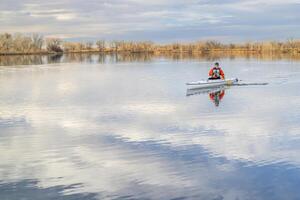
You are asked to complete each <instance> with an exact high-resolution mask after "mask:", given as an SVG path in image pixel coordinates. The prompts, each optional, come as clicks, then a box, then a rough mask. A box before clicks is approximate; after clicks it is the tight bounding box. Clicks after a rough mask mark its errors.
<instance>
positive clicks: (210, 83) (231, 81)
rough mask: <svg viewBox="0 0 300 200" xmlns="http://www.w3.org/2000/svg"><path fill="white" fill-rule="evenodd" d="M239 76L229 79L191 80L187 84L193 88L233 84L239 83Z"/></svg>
mask: <svg viewBox="0 0 300 200" xmlns="http://www.w3.org/2000/svg"><path fill="white" fill-rule="evenodd" d="M237 82H238V79H237V78H229V79H225V80H222V79H217V80H201V81H196V82H189V83H186V85H187V86H188V87H189V88H190V89H192V88H197V89H198V88H211V87H219V86H224V85H233V84H234V83H237Z"/></svg>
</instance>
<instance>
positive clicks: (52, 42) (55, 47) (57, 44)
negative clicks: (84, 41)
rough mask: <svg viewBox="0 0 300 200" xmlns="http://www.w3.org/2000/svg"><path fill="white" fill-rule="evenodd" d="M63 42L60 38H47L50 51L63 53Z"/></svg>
mask: <svg viewBox="0 0 300 200" xmlns="http://www.w3.org/2000/svg"><path fill="white" fill-rule="evenodd" d="M61 43H62V41H61V39H59V38H48V39H47V40H46V44H47V50H48V51H50V52H56V53H61V52H63V50H62V48H61Z"/></svg>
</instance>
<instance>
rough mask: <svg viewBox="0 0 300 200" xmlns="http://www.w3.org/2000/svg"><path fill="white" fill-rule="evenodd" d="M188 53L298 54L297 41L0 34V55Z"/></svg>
mask: <svg viewBox="0 0 300 200" xmlns="http://www.w3.org/2000/svg"><path fill="white" fill-rule="evenodd" d="M89 52H90V53H98V52H99V53H119V52H122V53H124V52H126V53H154V54H165V53H189V54H205V53H211V52H225V53H231V54H241V53H259V54H270V53H281V54H292V55H296V54H300V40H298V39H289V40H286V41H285V42H278V41H264V42H245V43H238V44H233V43H230V44H223V43H221V42H219V41H214V40H209V41H196V42H191V43H179V42H178V43H172V44H157V43H153V42H151V41H105V40H98V41H96V42H92V41H88V42H68V41H63V40H61V39H59V38H44V37H43V36H41V35H38V34H32V35H23V34H9V33H3V34H0V55H32V54H63V53H89Z"/></svg>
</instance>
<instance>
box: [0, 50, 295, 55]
mask: <svg viewBox="0 0 300 200" xmlns="http://www.w3.org/2000/svg"><path fill="white" fill-rule="evenodd" d="M212 53H226V54H228V53H229V54H232V55H239V54H256V55H270V54H282V55H291V56H292V55H300V49H290V50H288V51H262V50H260V51H257V50H245V49H210V50H204V51H180V50H151V51H130V50H118V51H114V50H105V51H99V50H82V51H63V52H48V51H40V52H26V53H23V52H8V53H0V56H31V55H40V56H44V55H65V54H154V55H159V54H191V55H192V54H195V55H201V54H203V55H205V54H212Z"/></svg>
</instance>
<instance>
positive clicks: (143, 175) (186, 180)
mask: <svg viewBox="0 0 300 200" xmlns="http://www.w3.org/2000/svg"><path fill="white" fill-rule="evenodd" d="M215 61H219V62H220V64H221V67H222V68H223V70H224V71H225V75H226V76H227V77H234V78H235V77H237V78H239V79H240V80H242V81H241V83H245V84H241V85H240V86H232V87H226V88H222V89H220V90H216V91H196V92H195V91H192V92H191V91H187V87H186V85H185V83H186V82H189V81H197V80H200V79H203V78H206V77H207V73H208V70H209V69H210V66H211V65H212V64H213V63H214V62H215ZM0 63H1V65H2V66H0V91H1V92H0V158H1V162H0V199H1V200H20V199H22V200H27V199H28V200H40V199H43V200H48V199H67V200H71V199H173V200H175V199H176V200H179V199H204V200H223V199H224V200H229V199H233V200H248V199H249V200H250V199H251V200H252V199H255V200H256V199H257V200H266V199H272V200H283V199H288V200H296V199H300V193H299V187H300V156H299V154H300V90H299V87H300V79H299V76H300V61H299V60H297V59H292V58H274V57H270V58H261V57H228V56H225V57H210V56H204V57H193V56H157V57H153V56H149V55H130V56H128V55H127V56H122V55H119V56H116V55H73V56H72V55H64V56H50V57H49V56H9V57H1V59H0ZM263 83H268V84H267V85H265V84H263Z"/></svg>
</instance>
